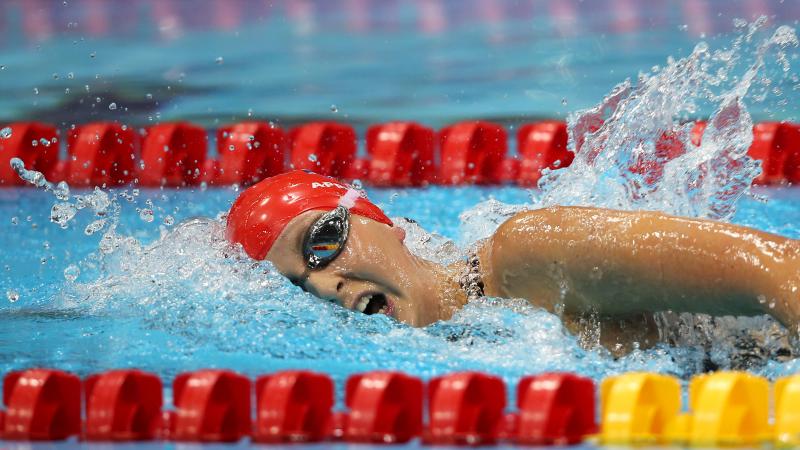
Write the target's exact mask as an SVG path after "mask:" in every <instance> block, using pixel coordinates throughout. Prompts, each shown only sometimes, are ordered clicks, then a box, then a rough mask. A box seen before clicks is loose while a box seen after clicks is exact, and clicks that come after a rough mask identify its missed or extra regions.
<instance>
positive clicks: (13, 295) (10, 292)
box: [6, 289, 19, 303]
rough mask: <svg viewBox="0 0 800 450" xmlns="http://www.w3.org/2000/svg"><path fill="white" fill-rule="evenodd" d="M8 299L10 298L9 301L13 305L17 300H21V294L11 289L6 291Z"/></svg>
mask: <svg viewBox="0 0 800 450" xmlns="http://www.w3.org/2000/svg"><path fill="white" fill-rule="evenodd" d="M6 298H8V301H10V302H11V303H14V302H16V301H17V300H19V292H17V291H15V290H13V289H9V290H7V291H6Z"/></svg>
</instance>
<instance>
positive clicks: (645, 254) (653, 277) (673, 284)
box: [480, 207, 800, 329]
mask: <svg viewBox="0 0 800 450" xmlns="http://www.w3.org/2000/svg"><path fill="white" fill-rule="evenodd" d="M480 256H481V261H482V265H483V266H484V272H485V273H484V277H485V283H486V291H487V294H489V295H497V296H503V297H521V298H527V299H529V300H530V301H532V302H533V303H534V304H537V305H540V306H543V307H545V308H547V309H549V310H551V311H553V310H557V309H558V308H559V307H563V308H565V310H566V311H567V312H581V311H587V310H592V311H596V312H598V313H599V314H602V315H608V316H617V315H619V316H627V315H630V314H633V313H640V312H655V311H676V312H696V313H708V314H715V315H756V314H764V313H768V314H771V315H773V316H775V318H777V319H778V320H779V321H780V322H782V323H783V324H784V325H787V326H789V327H791V328H792V329H796V327H797V325H798V323H800V241H795V240H792V239H788V238H784V237H781V236H777V235H774V234H769V233H764V232H760V231H757V230H753V229H750V228H745V227H741V226H736V225H731V224H727V223H722V222H715V221H710V220H698V219H687V218H681V217H674V216H669V215H666V214H662V213H657V212H626V211H613V210H606V209H597V208H583V207H552V208H546V209H540V210H534V211H529V212H524V213H520V214H517V215H516V216H514V217H512V218H511V219H509V220H508V221H507V222H505V223H504V224H503V225H501V226H500V228H499V229H498V231H497V233H495V235H494V237H493V238H492V239H491V240H490V241H489V242H488V243H487V245H485V246H484V247H483V248H482V250H481V255H480ZM484 262H485V263H484Z"/></svg>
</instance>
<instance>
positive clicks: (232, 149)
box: [228, 144, 236, 152]
mask: <svg viewBox="0 0 800 450" xmlns="http://www.w3.org/2000/svg"><path fill="white" fill-rule="evenodd" d="M234 150H236V147H234V146H233V144H231V145H229V146H228V151H231V152H232V151H234Z"/></svg>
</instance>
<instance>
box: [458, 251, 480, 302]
mask: <svg viewBox="0 0 800 450" xmlns="http://www.w3.org/2000/svg"><path fill="white" fill-rule="evenodd" d="M459 283H460V284H461V289H464V291H465V292H466V293H467V301H472V300H475V299H478V298H481V297H483V296H484V293H483V277H481V262H480V261H479V260H478V252H477V251H476V250H473V251H471V252H470V253H469V255H468V256H467V270H466V272H465V273H464V274H463V275H462V276H461V280H459Z"/></svg>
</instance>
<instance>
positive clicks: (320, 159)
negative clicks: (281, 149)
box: [289, 122, 356, 177]
mask: <svg viewBox="0 0 800 450" xmlns="http://www.w3.org/2000/svg"><path fill="white" fill-rule="evenodd" d="M289 148H290V163H291V167H292V168H294V169H305V170H311V171H314V172H316V173H318V174H321V175H328V176H332V177H345V176H346V175H348V171H349V168H350V165H351V164H352V162H353V160H354V159H355V157H356V132H355V131H354V130H353V127H351V126H348V125H342V124H339V123H336V122H313V123H309V124H306V125H302V126H299V127H297V128H294V129H292V130H291V131H289Z"/></svg>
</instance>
